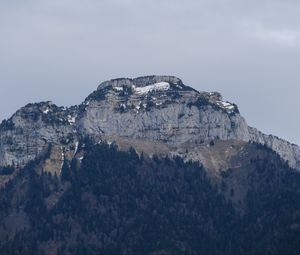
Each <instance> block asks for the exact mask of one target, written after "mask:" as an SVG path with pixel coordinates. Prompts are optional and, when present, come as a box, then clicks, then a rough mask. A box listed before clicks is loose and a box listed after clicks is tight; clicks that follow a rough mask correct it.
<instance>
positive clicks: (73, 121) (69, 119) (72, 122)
mask: <svg viewBox="0 0 300 255" xmlns="http://www.w3.org/2000/svg"><path fill="white" fill-rule="evenodd" d="M75 120H76V118H75V117H74V116H71V115H68V122H69V123H70V124H71V125H73V124H75Z"/></svg>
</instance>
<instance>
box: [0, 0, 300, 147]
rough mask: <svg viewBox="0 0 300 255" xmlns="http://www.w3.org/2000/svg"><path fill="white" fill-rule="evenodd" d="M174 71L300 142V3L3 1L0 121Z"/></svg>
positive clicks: (263, 126)
mask: <svg viewBox="0 0 300 255" xmlns="http://www.w3.org/2000/svg"><path fill="white" fill-rule="evenodd" d="M149 74H167V75H175V76H178V77H179V78H181V79H182V80H183V81H184V83H185V84H187V85H190V86H193V87H194V88H196V89H198V90H200V91H220V92H221V93H222V94H223V96H224V98H225V99H227V100H230V101H233V102H235V103H237V104H238V106H239V108H240V111H241V113H242V115H243V116H244V117H245V118H246V119H247V122H248V124H249V125H251V126H255V127H257V128H258V129H260V130H262V131H263V132H266V133H268V134H269V133H272V134H275V135H277V136H280V137H283V138H285V139H288V140H289V141H291V142H294V143H297V144H300V132H299V130H300V116H299V110H300V106H299V103H300V100H299V97H300V1H299V0H295V1H293V0H270V1H269V0H249V1H248V0H243V1H241V0H185V1H182V0H151V1H150V0H149V1H146V0H9V1H4V0H0V88H1V90H0V91H1V92H0V119H4V118H8V117H9V116H10V115H11V114H13V113H14V112H15V111H16V110H17V109H18V108H20V107H22V106H23V105H25V104H27V103H29V102H37V101H43V100H51V101H53V102H54V103H56V104H58V105H65V106H69V105H72V104H78V103H80V102H81V101H82V100H83V99H84V98H85V97H86V96H87V95H88V94H89V93H91V92H92V91H93V90H95V89H96V87H97V85H98V84H99V83H100V82H101V81H104V80H107V79H111V78H118V77H136V76H143V75H149Z"/></svg>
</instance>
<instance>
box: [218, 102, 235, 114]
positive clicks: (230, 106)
mask: <svg viewBox="0 0 300 255" xmlns="http://www.w3.org/2000/svg"><path fill="white" fill-rule="evenodd" d="M217 103H218V105H219V106H221V107H222V108H223V109H225V110H227V111H229V112H232V111H233V110H234V109H235V106H234V105H233V104H232V103H229V102H227V101H218V102H217Z"/></svg>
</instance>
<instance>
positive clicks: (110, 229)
mask: <svg viewBox="0 0 300 255" xmlns="http://www.w3.org/2000/svg"><path fill="white" fill-rule="evenodd" d="M299 170H300V148H299V147H298V146H297V145H295V144H291V143H289V142H287V141H284V140H282V139H280V138H278V137H275V136H272V135H266V134H263V133H262V132H260V131H258V130H257V129H255V128H252V127H249V126H248V125H247V123H246V121H245V119H244V118H243V117H242V116H241V115H240V112H239V110H238V107H237V105H235V104H234V103H231V102H228V101H226V100H224V99H223V98H222V96H221V95H220V94H219V93H218V92H199V91H197V90H195V89H193V88H191V87H189V86H187V85H185V84H183V82H182V81H181V80H180V79H178V78H176V77H173V76H146V77H139V78H135V79H127V78H121V79H114V80H110V81H106V82H103V83H101V84H100V85H99V87H98V88H97V90H96V91H94V92H93V93H91V94H90V95H89V96H88V97H87V98H86V99H85V101H84V102H83V103H81V104H80V105H76V106H72V107H69V108H65V107H58V106H56V105H54V104H52V103H51V102H41V103H34V104H28V105H26V106H25V107H23V108H21V109H20V110H18V111H17V112H16V113H15V114H14V115H13V116H12V117H11V118H10V119H8V120H4V121H3V122H2V124H1V125H0V186H1V191H0V216H1V217H0V240H1V243H0V250H1V251H3V252H4V254H34V253H36V254H298V253H299V248H300V247H299V243H300V242H299V241H300V240H299V238H300V232H299V230H300V227H299V226H300V214H299V212H300V203H299V201H300V197H299V195H300V185H299V184H300V172H299Z"/></svg>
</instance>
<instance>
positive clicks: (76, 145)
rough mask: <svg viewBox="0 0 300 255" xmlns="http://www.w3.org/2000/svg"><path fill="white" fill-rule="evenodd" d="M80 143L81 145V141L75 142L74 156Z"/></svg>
mask: <svg viewBox="0 0 300 255" xmlns="http://www.w3.org/2000/svg"><path fill="white" fill-rule="evenodd" d="M78 145H79V142H76V143H75V151H74V156H75V155H76V153H77V151H78Z"/></svg>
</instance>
